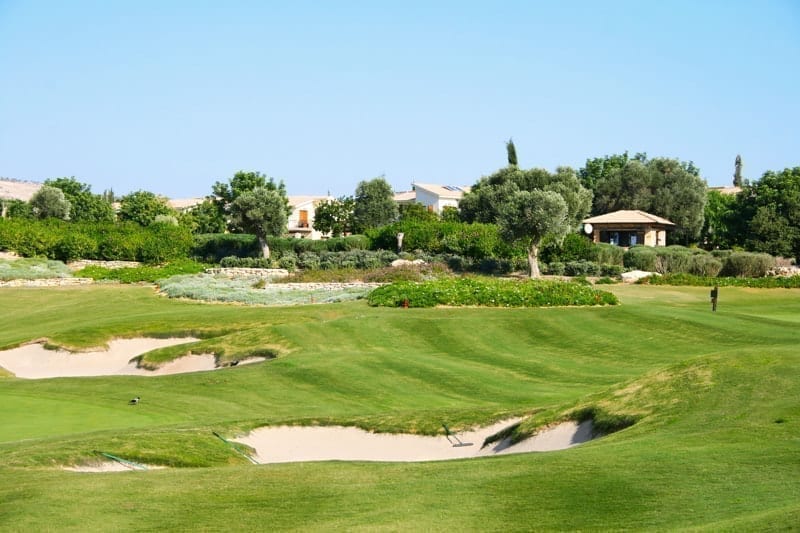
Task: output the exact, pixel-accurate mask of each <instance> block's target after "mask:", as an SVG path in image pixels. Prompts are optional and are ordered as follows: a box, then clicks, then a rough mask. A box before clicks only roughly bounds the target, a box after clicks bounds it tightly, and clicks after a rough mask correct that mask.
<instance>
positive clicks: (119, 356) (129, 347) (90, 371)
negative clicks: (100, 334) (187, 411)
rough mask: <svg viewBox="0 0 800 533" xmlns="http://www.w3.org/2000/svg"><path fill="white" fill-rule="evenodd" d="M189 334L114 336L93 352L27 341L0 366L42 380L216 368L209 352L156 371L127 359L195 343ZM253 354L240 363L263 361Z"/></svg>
mask: <svg viewBox="0 0 800 533" xmlns="http://www.w3.org/2000/svg"><path fill="white" fill-rule="evenodd" d="M197 340H199V339H195V338H193V337H184V338H169V339H146V338H142V339H116V340H112V341H111V342H109V343H108V350H103V351H93V352H68V351H66V350H46V349H45V348H44V345H43V344H38V343H37V344H27V345H25V346H20V347H18V348H14V349H11V350H5V351H2V352H0V367H3V368H5V369H6V370H8V371H9V372H11V373H13V374H14V375H15V376H16V377H18V378H25V379H44V378H60V377H86V376H112V375H133V376H163V375H167V374H182V373H186V372H203V371H208V370H216V369H218V368H219V367H217V366H216V364H215V359H214V356H213V355H211V354H202V355H187V356H185V357H181V358H179V359H176V360H174V361H170V362H169V363H165V364H164V365H162V366H161V367H159V368H158V369H156V370H147V369H145V368H139V367H137V366H136V363H135V362H131V359H133V358H135V357H137V356H139V355H141V354H143V353H146V352H149V351H151V350H155V349H157V348H163V347H166V346H174V345H176V344H185V343H188V342H195V341H197ZM263 360H264V358H263V357H254V358H250V359H247V360H245V361H242V362H241V364H245V363H255V362H258V361H263Z"/></svg>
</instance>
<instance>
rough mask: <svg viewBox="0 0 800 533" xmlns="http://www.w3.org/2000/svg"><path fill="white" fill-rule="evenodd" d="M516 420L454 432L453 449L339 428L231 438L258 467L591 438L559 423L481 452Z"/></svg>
mask: <svg viewBox="0 0 800 533" xmlns="http://www.w3.org/2000/svg"><path fill="white" fill-rule="evenodd" d="M517 422H519V420H506V421H504V422H498V423H497V424H493V425H491V426H487V427H484V428H480V429H477V430H474V431H469V432H464V433H458V434H456V436H457V437H458V439H459V440H460V441H461V442H463V443H465V444H471V445H470V446H453V443H455V442H457V441H456V440H455V439H454V438H453V437H451V440H452V442H450V441H448V439H447V437H445V436H437V437H431V436H422V435H408V434H389V433H370V432H368V431H364V430H362V429H358V428H348V427H341V426H328V427H320V426H316V427H303V426H280V427H264V428H259V429H256V430H254V431H253V432H251V433H250V434H249V435H246V436H244V437H239V438H236V439H231V440H233V441H235V442H240V443H242V444H246V445H248V446H250V447H251V448H253V449H254V450H255V451H256V459H257V460H258V462H259V463H290V462H301V461H388V462H413V461H440V460H446V459H464V458H468V457H478V456H487V455H496V454H506V453H523V452H533V451H551V450H562V449H565V448H570V447H572V446H575V445H577V444H581V443H582V442H586V441H588V440H590V439H591V422H590V421H589V422H584V423H582V424H577V423H576V422H565V423H563V424H559V425H558V426H555V427H553V428H549V429H547V430H544V431H541V432H540V433H539V434H537V435H536V436H534V437H531V438H530V439H528V440H526V441H523V442H521V443H519V444H516V445H514V446H509V442H508V441H507V440H504V441H500V442H498V443H495V444H493V445H490V446H487V447H486V448H483V449H481V446H482V445H483V442H484V440H485V439H486V438H487V437H489V436H491V435H494V434H495V433H497V432H498V431H500V430H502V429H504V428H506V427H508V426H510V425H512V424H515V423H517Z"/></svg>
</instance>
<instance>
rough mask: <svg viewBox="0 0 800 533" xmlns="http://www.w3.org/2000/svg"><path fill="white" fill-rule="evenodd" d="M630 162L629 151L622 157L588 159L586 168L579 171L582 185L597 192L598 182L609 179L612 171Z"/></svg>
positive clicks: (610, 156) (609, 156)
mask: <svg viewBox="0 0 800 533" xmlns="http://www.w3.org/2000/svg"><path fill="white" fill-rule="evenodd" d="M637 155H639V154H637ZM628 160H629V158H628V152H627V151H626V152H625V153H623V154H622V155H619V154H617V155H607V156H605V157H595V158H594V159H587V160H586V166H585V167H583V168H582V169H580V170H579V171H578V175H579V176H580V179H581V184H582V185H583V186H584V187H586V188H587V189H589V190H590V191H593V190H595V186H596V185H597V182H598V181H600V180H601V179H604V178H606V177H608V175H609V174H611V172H612V171H614V170H617V169H620V168H623V167H624V166H625V165H626V164H627V163H628Z"/></svg>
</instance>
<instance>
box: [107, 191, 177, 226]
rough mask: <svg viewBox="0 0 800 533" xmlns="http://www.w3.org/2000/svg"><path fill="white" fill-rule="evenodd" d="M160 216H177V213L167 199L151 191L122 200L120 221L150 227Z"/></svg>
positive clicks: (125, 197)
mask: <svg viewBox="0 0 800 533" xmlns="http://www.w3.org/2000/svg"><path fill="white" fill-rule="evenodd" d="M158 215H170V216H176V215H177V213H176V212H175V210H174V209H172V208H171V207H170V206H169V205H167V200H166V198H163V197H161V196H156V195H155V194H154V193H152V192H150V191H136V192H132V193H130V194H126V195H125V196H123V197H122V198H121V199H120V204H119V219H120V220H121V221H131V222H136V223H137V224H139V225H140V226H149V225H150V224H152V223H153V222H154V221H155V219H156V217H157V216H158Z"/></svg>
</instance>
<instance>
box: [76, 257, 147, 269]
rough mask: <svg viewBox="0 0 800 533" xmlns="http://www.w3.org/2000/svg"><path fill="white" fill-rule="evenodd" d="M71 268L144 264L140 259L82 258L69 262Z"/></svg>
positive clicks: (133, 266) (137, 265)
mask: <svg viewBox="0 0 800 533" xmlns="http://www.w3.org/2000/svg"><path fill="white" fill-rule="evenodd" d="M67 266H68V267H69V268H70V270H80V269H82V268H84V267H87V266H99V267H103V268H111V269H115V268H136V267H140V266H142V264H141V263H140V262H138V261H97V260H94V259H81V260H80V261H73V262H71V263H68V264H67Z"/></svg>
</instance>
